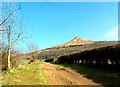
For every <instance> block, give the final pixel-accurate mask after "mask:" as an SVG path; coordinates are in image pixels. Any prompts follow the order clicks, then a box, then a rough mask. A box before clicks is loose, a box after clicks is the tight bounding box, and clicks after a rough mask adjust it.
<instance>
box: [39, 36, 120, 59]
mask: <svg viewBox="0 0 120 87" xmlns="http://www.w3.org/2000/svg"><path fill="white" fill-rule="evenodd" d="M117 43H118V42H117V41H92V40H81V39H80V37H75V38H74V39H72V40H70V41H68V42H66V43H63V44H60V45H57V46H53V47H51V48H47V49H43V50H40V51H38V52H37V58H39V59H47V58H52V57H57V56H61V55H66V54H71V53H76V52H81V51H85V50H89V49H96V48H100V47H106V46H110V45H114V44H117Z"/></svg>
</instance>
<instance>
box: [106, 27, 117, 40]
mask: <svg viewBox="0 0 120 87" xmlns="http://www.w3.org/2000/svg"><path fill="white" fill-rule="evenodd" d="M105 37H106V38H108V39H109V40H118V25H117V26H115V27H113V28H112V29H111V30H110V31H108V32H107V33H106V34H105Z"/></svg>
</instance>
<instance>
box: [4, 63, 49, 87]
mask: <svg viewBox="0 0 120 87" xmlns="http://www.w3.org/2000/svg"><path fill="white" fill-rule="evenodd" d="M39 64H41V63H31V64H25V65H24V66H23V67H21V68H16V69H13V70H11V71H9V72H8V71H7V72H5V71H4V72H2V75H3V79H2V84H3V85H48V80H47V78H46V76H45V74H44V73H43V72H42V71H41V70H40V69H39Z"/></svg>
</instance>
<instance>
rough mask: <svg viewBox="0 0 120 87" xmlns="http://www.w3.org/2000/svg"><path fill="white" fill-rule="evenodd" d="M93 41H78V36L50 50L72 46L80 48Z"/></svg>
mask: <svg viewBox="0 0 120 87" xmlns="http://www.w3.org/2000/svg"><path fill="white" fill-rule="evenodd" d="M94 42H95V41H92V40H82V39H80V37H79V36H77V37H75V38H73V39H72V40H70V41H69V42H66V43H63V44H60V45H57V46H54V47H52V48H57V47H73V46H81V45H86V44H91V43H94Z"/></svg>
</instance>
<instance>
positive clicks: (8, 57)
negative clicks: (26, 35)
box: [7, 26, 11, 70]
mask: <svg viewBox="0 0 120 87" xmlns="http://www.w3.org/2000/svg"><path fill="white" fill-rule="evenodd" d="M10 51H11V43H10V26H9V29H8V56H7V69H8V70H10V68H11V67H10Z"/></svg>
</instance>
